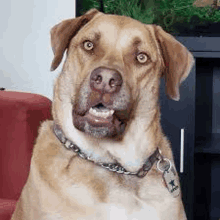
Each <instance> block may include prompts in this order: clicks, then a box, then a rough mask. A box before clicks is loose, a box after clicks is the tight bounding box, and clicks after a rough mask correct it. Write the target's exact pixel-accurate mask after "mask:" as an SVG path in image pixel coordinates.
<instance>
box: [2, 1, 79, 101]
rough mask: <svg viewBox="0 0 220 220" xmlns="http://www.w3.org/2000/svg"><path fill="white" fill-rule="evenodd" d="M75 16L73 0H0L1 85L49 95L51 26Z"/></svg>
mask: <svg viewBox="0 0 220 220" xmlns="http://www.w3.org/2000/svg"><path fill="white" fill-rule="evenodd" d="M74 16H75V0H22V1H18V0H7V1H1V3H0V87H5V88H6V89H12V90H22V91H29V92H33V93H40V94H43V95H45V96H47V97H48V98H52V94H53V81H54V79H55V78H56V76H57V74H58V73H59V71H60V70H61V67H59V68H58V69H57V70H56V71H55V72H50V64H51V61H52V58H53V53H52V49H51V47H50V29H51V27H53V26H54V25H55V24H56V23H59V22H60V21H61V20H64V19H67V18H72V17H74Z"/></svg>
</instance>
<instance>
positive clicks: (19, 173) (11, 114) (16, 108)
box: [0, 91, 52, 220]
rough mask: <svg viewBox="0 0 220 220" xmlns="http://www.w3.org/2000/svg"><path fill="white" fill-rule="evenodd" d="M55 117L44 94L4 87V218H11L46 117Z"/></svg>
mask: <svg viewBox="0 0 220 220" xmlns="http://www.w3.org/2000/svg"><path fill="white" fill-rule="evenodd" d="M46 119H52V117H51V101H50V100H49V99H48V98H46V97H44V96H41V95H38V94H31V93H24V92H12V91H0V220H9V219H10V217H11V214H12V212H13V211H14V208H15V204H16V201H17V200H18V198H19V196H20V193H21V190H22V188H23V186H24V184H25V182H26V180H27V177H28V172H29V166H30V159H31V154H32V148H33V145H34V142H35V139H36V137H37V134H38V128H39V126H40V124H41V122H42V121H44V120H46Z"/></svg>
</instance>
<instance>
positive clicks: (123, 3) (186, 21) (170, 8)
mask: <svg viewBox="0 0 220 220" xmlns="http://www.w3.org/2000/svg"><path fill="white" fill-rule="evenodd" d="M207 1H208V2H209V3H210V1H211V4H209V5H206V4H201V2H202V1H201V0H200V1H198V0H197V1H195V0H181V1H179V0H129V1H127V0H81V1H78V2H80V3H79V4H78V5H77V12H78V15H79V14H82V13H84V12H85V11H87V10H88V9H90V8H97V9H99V10H101V11H103V12H105V13H112V14H119V15H126V16H130V17H132V18H134V19H137V20H140V21H141V22H143V23H146V24H152V23H154V24H158V25H160V26H162V27H163V28H164V29H165V30H166V31H167V32H169V33H171V34H173V35H176V36H180V35H181V36H197V37H198V36H219V37H220V7H219V3H218V0H207ZM203 2H204V1H203ZM200 6H202V7H200Z"/></svg>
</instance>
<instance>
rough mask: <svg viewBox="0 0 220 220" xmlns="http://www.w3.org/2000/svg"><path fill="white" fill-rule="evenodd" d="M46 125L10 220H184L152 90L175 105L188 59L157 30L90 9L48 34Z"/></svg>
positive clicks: (187, 54)
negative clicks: (50, 78)
mask: <svg viewBox="0 0 220 220" xmlns="http://www.w3.org/2000/svg"><path fill="white" fill-rule="evenodd" d="M51 44H52V49H53V53H54V59H53V61H52V65H51V70H55V69H56V68H57V67H58V66H59V64H60V63H61V61H62V58H63V56H64V54H65V52H66V60H65V62H64V65H63V68H62V71H61V73H60V75H59V76H58V78H57V80H56V82H55V86H54V98H53V105H52V113H53V121H46V122H44V123H43V124H42V126H41V128H40V131H39V136H38V138H37V141H36V144H35V146H34V149H33V156H32V159H31V167H30V173H29V177H28V180H27V182H26V184H25V186H24V188H23V190H22V193H21V196H20V199H19V201H18V203H17V205H16V210H15V212H14V214H13V216H12V220H74V219H77V220H91V219H94V220H104V219H106V220H113V219H114V220H115V219H121V220H134V219H137V220H145V219H150V220H171V219H174V220H185V219H186V215H185V212H184V208H183V204H182V200H181V192H180V183H179V178H178V174H177V172H176V169H175V165H174V160H173V156H172V151H171V146H170V143H169V141H168V140H167V138H166V137H165V135H164V133H163V131H162V128H161V124H160V106H159V86H160V79H161V77H164V78H165V81H166V93H167V95H168V97H169V98H171V99H173V100H176V101H178V100H179V99H180V94H179V86H180V84H181V83H182V81H183V80H184V79H185V78H186V77H187V76H188V74H189V73H190V70H191V67H192V65H193V62H194V60H193V56H192V55H191V54H190V52H189V51H188V50H187V49H186V48H185V47H184V46H183V45H182V44H180V43H179V42H178V41H176V40H175V38H174V37H172V36H171V35H170V34H168V33H166V32H165V31H164V30H163V29H162V28H161V27H159V26H156V25H146V24H143V23H141V22H139V21H136V20H134V19H132V18H129V17H125V16H118V15H107V14H103V13H101V12H99V11H97V10H95V9H92V10H90V11H88V12H87V13H86V14H85V15H82V16H81V17H78V18H75V19H69V20H65V21H63V22H61V23H59V24H57V25H56V26H54V27H53V28H52V30H51Z"/></svg>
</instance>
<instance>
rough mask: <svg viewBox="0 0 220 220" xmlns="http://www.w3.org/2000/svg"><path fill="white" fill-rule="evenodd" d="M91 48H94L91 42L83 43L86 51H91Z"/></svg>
mask: <svg viewBox="0 0 220 220" xmlns="http://www.w3.org/2000/svg"><path fill="white" fill-rule="evenodd" d="M93 47H94V45H93V43H92V42H91V41H85V42H84V48H85V49H86V50H92V49H93Z"/></svg>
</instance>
